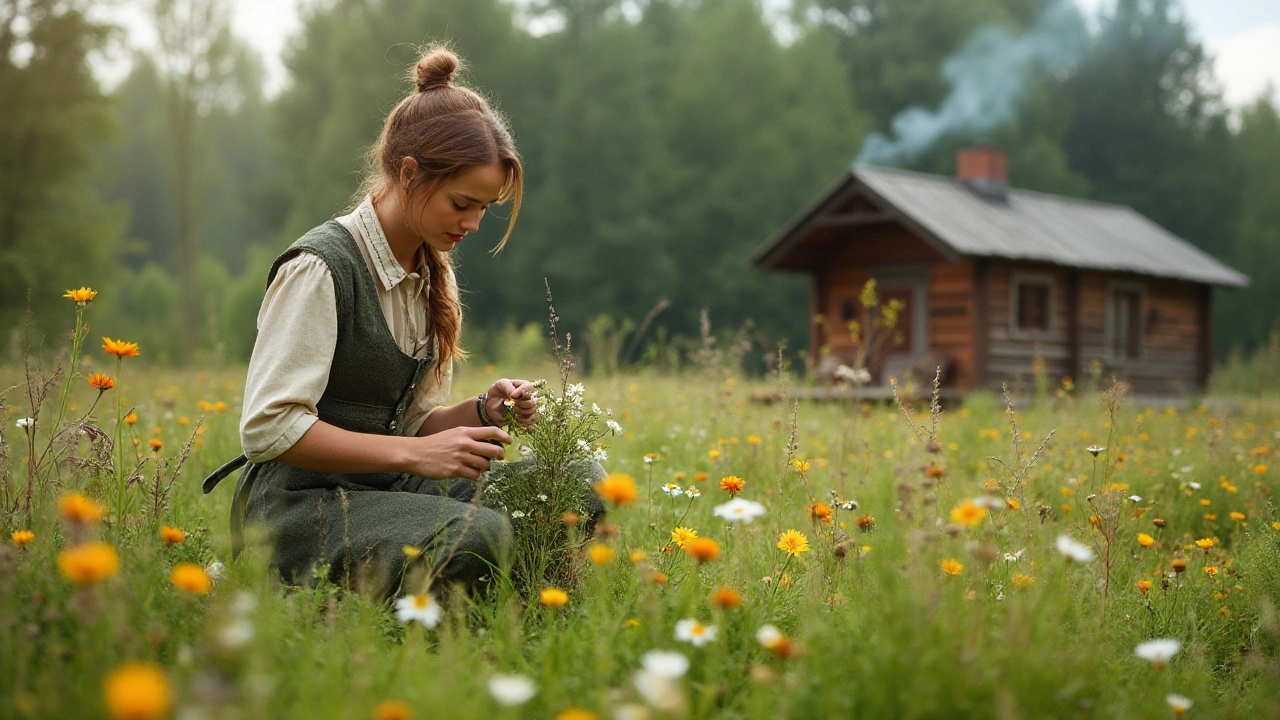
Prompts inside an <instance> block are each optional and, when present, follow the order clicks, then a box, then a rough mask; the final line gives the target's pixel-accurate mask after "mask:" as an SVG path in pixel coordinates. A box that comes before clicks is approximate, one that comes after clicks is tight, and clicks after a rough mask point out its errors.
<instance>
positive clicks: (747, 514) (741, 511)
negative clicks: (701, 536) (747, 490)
mask: <svg viewBox="0 0 1280 720" xmlns="http://www.w3.org/2000/svg"><path fill="white" fill-rule="evenodd" d="M712 512H713V513H714V514H715V516H716V517H718V518H723V519H724V520H725V521H726V522H740V523H744V524H747V525H750V524H751V522H752V521H754V520H755V519H756V518H758V517H761V516H763V515H764V513H765V509H764V505H761V504H760V503H758V502H755V501H754V500H747V499H745V498H740V497H735V498H733V499H732V500H730V501H729V502H727V503H724V504H722V505H717V506H716V507H715V510H713V511H712Z"/></svg>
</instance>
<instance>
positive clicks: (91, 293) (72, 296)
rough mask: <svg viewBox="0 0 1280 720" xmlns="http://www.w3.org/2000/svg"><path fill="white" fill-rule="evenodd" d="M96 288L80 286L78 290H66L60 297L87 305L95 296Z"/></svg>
mask: <svg viewBox="0 0 1280 720" xmlns="http://www.w3.org/2000/svg"><path fill="white" fill-rule="evenodd" d="M97 295H98V293H97V291H96V290H93V289H91V288H87V287H81V288H80V289H79V290H68V291H67V292H66V294H64V295H63V296H62V297H64V298H67V299H69V300H71V301H72V302H74V303H75V304H77V305H87V304H89V301H90V300H92V299H94V298H95V297H97Z"/></svg>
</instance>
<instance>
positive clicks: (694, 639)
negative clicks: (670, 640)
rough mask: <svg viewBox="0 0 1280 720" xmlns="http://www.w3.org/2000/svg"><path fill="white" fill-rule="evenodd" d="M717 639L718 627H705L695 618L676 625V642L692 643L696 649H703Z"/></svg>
mask: <svg viewBox="0 0 1280 720" xmlns="http://www.w3.org/2000/svg"><path fill="white" fill-rule="evenodd" d="M715 639H716V626H715V625H703V624H702V623H700V622H698V621H697V620H695V619H693V618H685V619H684V620H681V621H680V622H678V623H676V640H679V641H680V642H687V643H692V644H693V646H694V647H702V646H703V645H706V644H707V643H709V642H712V641H714V640H715Z"/></svg>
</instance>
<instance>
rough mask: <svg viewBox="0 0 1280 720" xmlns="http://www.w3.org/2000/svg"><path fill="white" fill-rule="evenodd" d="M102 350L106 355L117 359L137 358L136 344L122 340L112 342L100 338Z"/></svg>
mask: <svg viewBox="0 0 1280 720" xmlns="http://www.w3.org/2000/svg"><path fill="white" fill-rule="evenodd" d="M102 349H103V350H105V351H106V353H107V354H108V355H115V356H116V357H118V358H127V357H137V356H138V343H135V342H125V341H124V340H112V339H111V338H105V337H104V338H102Z"/></svg>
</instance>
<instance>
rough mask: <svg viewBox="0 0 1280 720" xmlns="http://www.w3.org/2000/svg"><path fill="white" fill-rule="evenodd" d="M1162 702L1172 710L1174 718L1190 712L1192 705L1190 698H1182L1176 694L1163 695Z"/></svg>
mask: <svg viewBox="0 0 1280 720" xmlns="http://www.w3.org/2000/svg"><path fill="white" fill-rule="evenodd" d="M1164 701H1165V702H1166V703H1168V704H1169V709H1170V710H1172V711H1173V714H1174V715H1176V716H1180V715H1182V714H1183V713H1185V712H1186V711H1188V710H1190V709H1191V706H1192V705H1193V704H1194V703H1192V702H1191V698H1188V697H1184V696H1182V695H1179V694H1178V693H1169V694H1168V695H1165V696H1164Z"/></svg>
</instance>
